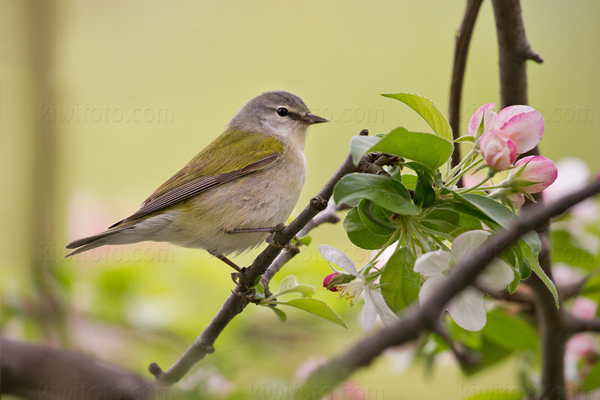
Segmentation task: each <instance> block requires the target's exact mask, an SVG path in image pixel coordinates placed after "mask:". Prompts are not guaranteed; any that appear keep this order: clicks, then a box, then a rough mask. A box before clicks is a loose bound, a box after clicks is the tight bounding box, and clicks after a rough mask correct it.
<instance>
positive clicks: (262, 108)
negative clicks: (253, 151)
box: [227, 90, 327, 141]
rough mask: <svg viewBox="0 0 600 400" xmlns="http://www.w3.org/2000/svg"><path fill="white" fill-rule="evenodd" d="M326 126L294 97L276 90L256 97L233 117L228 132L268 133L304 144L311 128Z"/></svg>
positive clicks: (324, 120) (299, 99)
mask: <svg viewBox="0 0 600 400" xmlns="http://www.w3.org/2000/svg"><path fill="white" fill-rule="evenodd" d="M321 122H327V120H326V119H325V118H321V117H317V116H316V115H313V114H311V113H310V111H309V110H308V107H307V106H306V104H304V102H303V101H302V99H301V98H300V97H298V96H296V95H295V94H292V93H289V92H284V91H283V90H277V91H274V92H265V93H262V94H259V95H258V96H256V97H255V98H253V99H252V100H250V101H249V102H248V103H246V105H244V107H242V109H241V110H240V111H238V113H237V114H236V115H235V116H234V117H233V119H232V120H231V121H229V124H228V125H227V128H228V129H241V130H243V131H250V132H259V133H267V134H271V135H275V136H280V137H281V136H283V137H289V136H292V137H294V138H295V139H302V141H303V140H304V136H305V135H306V130H307V129H308V127H309V126H310V125H313V124H318V123H321Z"/></svg>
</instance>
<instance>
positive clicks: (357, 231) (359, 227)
mask: <svg viewBox="0 0 600 400" xmlns="http://www.w3.org/2000/svg"><path fill="white" fill-rule="evenodd" d="M344 229H345V230H346V233H347V234H348V239H350V241H351V242H352V243H353V244H354V245H355V246H358V247H360V248H361V249H366V250H377V249H380V248H381V247H382V246H383V245H384V244H386V243H387V242H388V241H389V240H390V238H391V237H392V235H387V236H381V235H376V234H374V233H373V232H371V231H370V230H369V229H367V227H366V226H365V224H364V223H363V222H362V220H361V219H360V216H359V215H358V209H357V208H356V207H355V208H353V209H352V210H350V212H349V213H348V215H346V219H345V220H344Z"/></svg>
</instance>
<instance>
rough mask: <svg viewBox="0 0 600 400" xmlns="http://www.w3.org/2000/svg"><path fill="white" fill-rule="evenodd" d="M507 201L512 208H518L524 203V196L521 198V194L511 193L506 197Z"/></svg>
mask: <svg viewBox="0 0 600 400" xmlns="http://www.w3.org/2000/svg"><path fill="white" fill-rule="evenodd" d="M508 199H509V200H510V201H511V203H512V205H513V207H514V208H519V207H521V206H522V205H523V204H524V203H525V196H523V193H513V194H511V195H510V196H508Z"/></svg>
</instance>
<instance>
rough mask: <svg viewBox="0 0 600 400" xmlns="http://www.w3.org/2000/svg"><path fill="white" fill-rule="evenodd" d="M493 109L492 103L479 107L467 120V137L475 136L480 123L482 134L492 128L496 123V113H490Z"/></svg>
mask: <svg viewBox="0 0 600 400" xmlns="http://www.w3.org/2000/svg"><path fill="white" fill-rule="evenodd" d="M494 107H496V105H495V104H494V103H487V104H484V105H482V106H481V107H479V110H477V111H476V112H475V114H473V116H472V117H471V119H470V120H469V125H468V126H467V134H468V135H471V136H477V131H478V130H479V126H480V125H481V123H482V122H483V131H484V132H487V131H489V130H490V129H493V128H494V124H495V123H496V113H495V112H493V111H492V109H493V108H494Z"/></svg>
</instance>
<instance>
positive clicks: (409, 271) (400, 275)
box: [379, 247, 421, 313]
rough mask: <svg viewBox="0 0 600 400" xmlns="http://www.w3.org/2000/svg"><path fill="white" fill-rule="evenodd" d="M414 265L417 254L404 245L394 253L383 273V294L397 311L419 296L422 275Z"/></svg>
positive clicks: (390, 305)
mask: <svg viewBox="0 0 600 400" xmlns="http://www.w3.org/2000/svg"><path fill="white" fill-rule="evenodd" d="M414 265H415V256H414V255H413V254H412V253H411V251H410V250H408V249H407V248H405V247H404V248H401V249H398V250H397V251H396V252H395V253H394V254H392V256H391V257H390V258H389V260H388V262H387V263H386V264H385V269H384V270H383V273H382V274H381V278H380V280H379V283H380V284H381V285H382V286H381V294H382V295H383V298H384V300H385V302H386V304H387V305H388V306H389V307H390V309H391V310H392V311H393V312H395V313H397V312H399V311H400V310H402V309H403V308H406V307H407V306H409V305H411V304H413V303H414V302H416V301H417V299H418V298H419V289H420V288H421V275H420V274H418V273H417V272H415V271H414V270H413V267H414Z"/></svg>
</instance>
